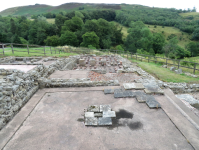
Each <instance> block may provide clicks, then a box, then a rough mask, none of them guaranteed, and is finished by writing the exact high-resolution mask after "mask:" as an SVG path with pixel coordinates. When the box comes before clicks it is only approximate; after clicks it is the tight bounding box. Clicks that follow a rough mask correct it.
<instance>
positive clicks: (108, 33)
mask: <svg viewBox="0 0 199 150" xmlns="http://www.w3.org/2000/svg"><path fill="white" fill-rule="evenodd" d="M71 6H74V5H72V4H71ZM109 6H111V7H109ZM88 7H90V5H89V6H88ZM88 7H86V6H84V5H81V6H80V5H79V7H78V8H77V9H75V10H74V11H70V12H67V11H61V12H59V13H58V12H56V13H55V12H45V13H40V14H33V15H32V18H33V19H34V20H33V21H30V20H28V19H27V18H26V17H24V16H17V17H12V16H9V17H1V16H0V42H3V43H6V42H8V43H11V42H12V43H30V44H38V45H49V46H58V45H72V46H84V47H89V48H101V49H110V48H111V49H117V50H121V51H123V50H127V51H129V52H133V53H136V52H137V53H142V54H150V55H155V54H165V55H166V56H167V57H170V58H179V59H180V58H183V57H189V56H197V55H199V48H198V47H199V46H198V43H197V41H199V20H197V19H194V17H190V16H186V17H183V16H182V15H179V13H186V12H195V8H194V9H192V10H191V9H189V10H177V9H163V8H150V7H146V6H141V5H124V4H122V5H115V6H113V5H99V7H97V8H98V9H92V10H90V9H88ZM92 7H93V6H92ZM75 8H76V7H75ZM102 8H103V9H102ZM109 8H113V9H109ZM46 18H55V24H51V23H48V22H47V21H46ZM111 21H116V22H118V23H120V24H122V25H124V26H126V27H129V29H128V35H126V36H125V38H124V39H122V32H121V31H122V28H121V27H119V25H118V24H117V23H115V22H111ZM145 24H148V26H145ZM149 25H153V26H154V28H156V29H157V25H161V26H162V28H164V27H165V26H171V27H176V28H179V29H180V30H181V31H184V32H187V33H188V34H189V35H190V37H191V38H190V39H191V40H193V42H191V43H189V44H188V45H187V46H186V49H183V48H182V47H180V46H179V45H178V40H177V38H176V37H177V36H176V35H175V34H171V35H169V36H168V38H167V39H166V40H167V41H168V42H166V40H165V37H164V33H163V32H161V31H160V32H161V33H154V32H153V31H150V30H149V28H148V27H149ZM179 40H180V39H179ZM187 43H188V42H187Z"/></svg>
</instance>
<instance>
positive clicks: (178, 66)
mask: <svg viewBox="0 0 199 150" xmlns="http://www.w3.org/2000/svg"><path fill="white" fill-rule="evenodd" d="M179 68H180V60H179V61H178V69H179Z"/></svg>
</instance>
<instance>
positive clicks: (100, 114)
mask: <svg viewBox="0 0 199 150" xmlns="http://www.w3.org/2000/svg"><path fill="white" fill-rule="evenodd" d="M94 117H102V113H94Z"/></svg>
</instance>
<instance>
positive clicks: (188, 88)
mask: <svg viewBox="0 0 199 150" xmlns="http://www.w3.org/2000/svg"><path fill="white" fill-rule="evenodd" d="M117 59H118V60H120V61H122V64H123V67H124V70H122V72H136V73H138V74H139V75H140V76H141V77H142V78H141V79H139V80H136V82H141V83H152V84H157V85H158V86H159V87H160V88H162V89H165V88H170V89H171V90H172V91H173V92H174V93H176V94H179V93H191V92H199V84H188V83H173V82H163V81H160V80H157V79H156V78H155V77H153V76H152V75H150V74H149V73H147V72H146V71H144V70H142V69H141V68H140V67H138V66H137V65H136V64H135V63H131V62H130V61H129V60H127V59H125V58H123V57H121V56H117Z"/></svg>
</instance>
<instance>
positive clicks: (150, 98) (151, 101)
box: [146, 95, 161, 108]
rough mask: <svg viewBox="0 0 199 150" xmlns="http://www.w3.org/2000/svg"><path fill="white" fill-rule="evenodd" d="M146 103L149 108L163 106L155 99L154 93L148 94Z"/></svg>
mask: <svg viewBox="0 0 199 150" xmlns="http://www.w3.org/2000/svg"><path fill="white" fill-rule="evenodd" d="M146 104H147V105H148V107H149V108H161V106H160V104H159V103H158V102H157V101H156V100H155V98H154V97H153V96H152V95H147V100H146Z"/></svg>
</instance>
